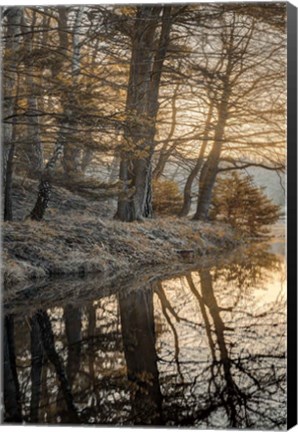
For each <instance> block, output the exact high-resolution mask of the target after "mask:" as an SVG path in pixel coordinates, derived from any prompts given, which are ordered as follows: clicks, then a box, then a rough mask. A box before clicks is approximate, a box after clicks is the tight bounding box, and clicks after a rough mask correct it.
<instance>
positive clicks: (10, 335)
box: [3, 316, 22, 423]
mask: <svg viewBox="0 0 298 432" xmlns="http://www.w3.org/2000/svg"><path fill="white" fill-rule="evenodd" d="M3 342H4V349H3V351H4V353H3V354H4V365H3V366H4V375H3V379H4V383H3V384H4V386H3V387H4V389H3V390H4V407H5V417H4V421H5V422H12V423H20V422H22V409H21V401H20V388H19V381H18V375H17V369H16V357H15V347H14V320H13V317H12V316H6V317H5V318H4V335H3Z"/></svg>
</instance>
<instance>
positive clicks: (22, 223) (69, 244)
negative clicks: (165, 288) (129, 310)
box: [2, 181, 239, 287]
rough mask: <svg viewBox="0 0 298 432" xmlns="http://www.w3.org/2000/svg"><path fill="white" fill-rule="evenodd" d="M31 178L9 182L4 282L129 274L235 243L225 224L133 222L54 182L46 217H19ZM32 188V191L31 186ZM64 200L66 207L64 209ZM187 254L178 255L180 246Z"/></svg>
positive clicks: (27, 198) (24, 209) (172, 220)
mask: <svg viewBox="0 0 298 432" xmlns="http://www.w3.org/2000/svg"><path fill="white" fill-rule="evenodd" d="M33 183H34V182H32V181H30V182H28V181H27V183H26V187H27V189H26V190H25V192H27V193H24V184H22V187H20V182H17V183H16V184H15V185H14V198H15V203H16V204H15V206H16V207H15V214H16V215H17V218H18V220H16V221H13V222H5V223H4V224H3V229H2V233H3V236H2V239H3V269H2V274H3V279H4V283H5V286H6V287H12V286H14V285H19V284H24V283H26V282H28V281H36V280H39V281H40V280H43V279H45V278H49V277H51V276H57V275H64V276H65V275H72V276H76V275H77V276H85V275H88V274H91V273H100V274H103V275H111V274H113V275H115V274H120V273H121V274H122V275H125V274H131V273H133V272H134V271H136V270H137V269H144V268H145V267H146V268H149V267H151V268H152V267H154V266H161V265H165V266H168V265H169V263H171V265H175V264H178V263H181V262H184V261H185V262H188V261H189V260H198V259H199V258H200V257H202V256H206V255H218V254H221V253H223V252H224V251H226V250H227V249H232V248H234V247H235V246H236V245H238V244H239V239H237V236H236V235H235V233H234V232H233V231H232V229H231V228H229V227H228V226H225V225H222V224H220V223H213V224H212V225H211V224H208V223H202V222H197V221H190V220H188V219H179V218H175V217H166V218H157V219H152V220H147V221H145V222H142V223H139V222H136V223H125V222H119V221H115V220H113V219H111V214H112V210H111V209H110V208H109V205H108V203H107V202H103V203H100V202H96V203H94V202H92V201H88V200H87V199H84V198H83V197H78V196H75V195H72V194H69V192H67V191H65V190H63V189H62V188H56V189H55V191H54V198H53V200H52V201H51V206H50V208H49V211H48V212H47V216H46V219H45V220H44V221H42V222H35V221H31V220H24V219H25V216H26V212H27V214H28V209H29V208H30V205H32V204H33V202H34V198H35V196H36V195H35V193H34V186H35V185H34V184H33ZM31 191H32V192H31ZM65 202H67V211H65ZM185 250H187V251H191V252H192V254H191V255H189V256H188V255H187V254H186V256H185V255H181V253H179V252H181V251H185Z"/></svg>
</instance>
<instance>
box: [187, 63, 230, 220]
mask: <svg viewBox="0 0 298 432" xmlns="http://www.w3.org/2000/svg"><path fill="white" fill-rule="evenodd" d="M230 72H231V71H230V67H229V66H228V71H227V75H226V77H225V80H224V87H223V93H222V98H221V102H220V104H219V107H218V121H217V125H216V127H215V133H214V143H213V146H212V149H211V151H210V153H209V155H208V158H207V160H206V162H205V164H204V166H203V169H202V171H201V175H200V179H199V197H198V203H197V209H196V213H195V215H194V217H193V219H194V220H207V219H208V212H209V207H210V203H211V198H212V189H213V186H214V183H215V179H216V175H217V169H218V164H219V161H220V155H221V150H222V146H223V139H224V130H225V126H226V122H227V118H228V111H229V97H230V92H231V89H230V84H229V76H230Z"/></svg>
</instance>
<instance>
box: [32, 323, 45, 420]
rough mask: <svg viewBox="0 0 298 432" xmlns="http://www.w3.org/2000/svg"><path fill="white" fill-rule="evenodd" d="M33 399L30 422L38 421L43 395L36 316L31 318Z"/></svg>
mask: <svg viewBox="0 0 298 432" xmlns="http://www.w3.org/2000/svg"><path fill="white" fill-rule="evenodd" d="M30 324H31V333H30V336H31V400H30V422H31V423H37V422H38V414H39V404H40V396H41V376H42V367H43V358H44V357H43V348H42V341H41V335H40V330H39V325H38V322H37V320H36V317H34V316H33V318H32V319H31V323H30Z"/></svg>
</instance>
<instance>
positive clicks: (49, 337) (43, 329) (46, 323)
mask: <svg viewBox="0 0 298 432" xmlns="http://www.w3.org/2000/svg"><path fill="white" fill-rule="evenodd" d="M34 319H36V320H37V322H38V325H39V328H40V334H41V340H42V345H43V349H44V351H45V353H46V355H47V358H48V359H49V361H50V362H51V363H52V364H53V366H54V368H55V371H56V374H57V378H58V380H59V382H60V386H61V391H62V393H63V397H64V399H65V402H66V405H67V409H68V414H69V420H70V421H73V422H78V420H79V417H78V412H77V409H76V407H75V405H74V400H73V396H72V393H71V388H70V385H69V382H68V379H67V376H66V373H65V370H64V367H63V363H62V360H61V358H60V357H59V355H58V354H57V351H56V348H55V341H54V334H53V330H52V326H51V322H50V319H49V317H48V314H47V313H46V312H44V311H41V310H40V311H38V312H37V313H36V314H35V316H34Z"/></svg>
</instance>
